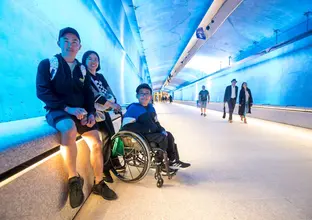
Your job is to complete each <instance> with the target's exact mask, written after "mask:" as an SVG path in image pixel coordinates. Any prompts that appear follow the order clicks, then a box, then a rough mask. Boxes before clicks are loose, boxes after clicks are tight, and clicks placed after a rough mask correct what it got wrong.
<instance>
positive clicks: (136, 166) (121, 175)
mask: <svg viewBox="0 0 312 220" xmlns="http://www.w3.org/2000/svg"><path fill="white" fill-rule="evenodd" d="M118 139H119V141H120V140H121V141H122V142H123V145H124V152H123V154H122V155H121V154H120V155H117V158H115V160H116V159H118V160H119V167H120V165H121V166H122V167H123V169H118V168H117V167H116V161H115V162H114V163H112V167H113V168H112V171H113V173H114V174H115V176H116V177H117V178H118V179H120V180H122V181H124V182H138V181H140V180H141V179H143V178H144V177H145V176H146V174H147V173H148V171H149V168H150V164H151V156H150V149H149V147H148V145H147V142H146V141H145V139H144V138H142V137H141V136H140V135H138V134H136V133H133V132H130V131H120V132H118V133H117V134H115V135H114V136H113V137H112V143H113V144H114V143H115V141H117V140H118Z"/></svg>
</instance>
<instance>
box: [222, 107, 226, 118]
mask: <svg viewBox="0 0 312 220" xmlns="http://www.w3.org/2000/svg"><path fill="white" fill-rule="evenodd" d="M225 117H226V111H225V104H224V106H223V116H222V118H225Z"/></svg>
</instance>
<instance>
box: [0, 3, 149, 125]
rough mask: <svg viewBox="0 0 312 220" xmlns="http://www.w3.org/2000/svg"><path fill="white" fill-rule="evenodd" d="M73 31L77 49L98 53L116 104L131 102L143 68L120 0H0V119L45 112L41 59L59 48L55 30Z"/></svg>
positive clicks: (144, 72)
mask: <svg viewBox="0 0 312 220" xmlns="http://www.w3.org/2000/svg"><path fill="white" fill-rule="evenodd" d="M66 26H71V27H74V28H76V29H77V30H78V32H79V33H80V36H81V40H82V49H81V51H80V52H79V54H78V56H77V58H78V59H79V60H81V57H82V55H83V53H84V52H85V51H86V50H89V49H92V50H95V51H97V52H98V53H99V55H100V57H101V67H102V70H101V73H103V74H104V76H105V77H106V79H107V81H108V83H109V84H110V85H111V87H112V88H113V91H114V92H115V94H116V96H117V98H118V100H119V102H120V103H128V102H133V101H135V88H136V86H137V85H138V84H139V83H140V82H141V81H142V79H146V74H147V71H146V70H145V69H144V66H146V64H144V63H143V61H142V59H141V58H140V56H139V53H138V49H137V45H136V43H135V41H134V39H133V35H132V32H131V29H130V26H129V23H128V20H127V17H126V15H125V12H124V10H123V7H122V4H121V1H119V0H105V1H100V0H98V1H92V0H82V1H77V0H66V1H63V0H45V1H37V0H19V1H11V0H1V1H0V30H1V31H0V45H1V49H0V58H1V62H0V76H1V87H0V122H4V121H12V120H18V119H24V118H31V117H36V116H41V115H44V114H45V111H44V110H43V104H42V103H41V102H40V101H39V100H38V99H37V97H36V91H35V79H36V71H37V66H38V63H39V62H40V60H42V59H44V58H49V57H51V56H53V55H54V54H56V53H59V52H60V50H59V48H58V46H57V44H56V41H57V37H58V31H59V30H60V29H61V28H63V27H66Z"/></svg>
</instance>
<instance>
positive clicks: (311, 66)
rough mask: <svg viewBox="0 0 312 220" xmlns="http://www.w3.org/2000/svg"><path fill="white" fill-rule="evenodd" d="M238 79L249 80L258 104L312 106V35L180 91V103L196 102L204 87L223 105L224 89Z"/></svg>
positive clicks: (177, 92) (176, 94) (178, 92)
mask: <svg viewBox="0 0 312 220" xmlns="http://www.w3.org/2000/svg"><path fill="white" fill-rule="evenodd" d="M233 78H236V79H237V80H238V86H239V87H240V86H241V84H242V82H244V81H246V82H247V83H248V86H249V87H250V89H251V91H252V93H253V96H254V102H255V104H270V105H279V106H298V107H312V36H310V37H306V38H304V39H302V40H300V41H297V42H295V43H292V44H290V45H287V46H284V47H283V48H280V49H278V50H275V51H273V52H270V53H268V54H266V55H263V56H261V57H258V58H255V59H252V60H249V61H247V62H245V63H243V64H240V65H238V66H235V67H232V68H229V69H226V70H223V71H220V72H218V73H216V74H214V75H212V76H210V77H207V78H205V79H202V80H200V81H198V82H196V83H193V84H191V85H188V86H186V87H183V88H180V89H178V90H176V91H175V92H174V93H175V94H174V97H175V99H177V100H196V99H197V95H196V94H198V92H199V91H200V89H201V87H202V85H206V87H207V88H208V90H209V91H210V95H211V100H212V101H215V102H222V101H223V95H224V90H225V87H226V86H227V85H229V84H230V81H231V80H232V79H233Z"/></svg>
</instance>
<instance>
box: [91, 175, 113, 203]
mask: <svg viewBox="0 0 312 220" xmlns="http://www.w3.org/2000/svg"><path fill="white" fill-rule="evenodd" d="M92 192H93V193H94V194H96V195H100V196H102V197H103V198H104V199H106V200H115V199H117V194H116V193H115V192H114V191H113V190H111V189H110V188H109V187H108V186H107V185H106V183H105V182H104V179H103V180H102V181H101V182H99V183H98V184H94V185H93V187H92Z"/></svg>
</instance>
